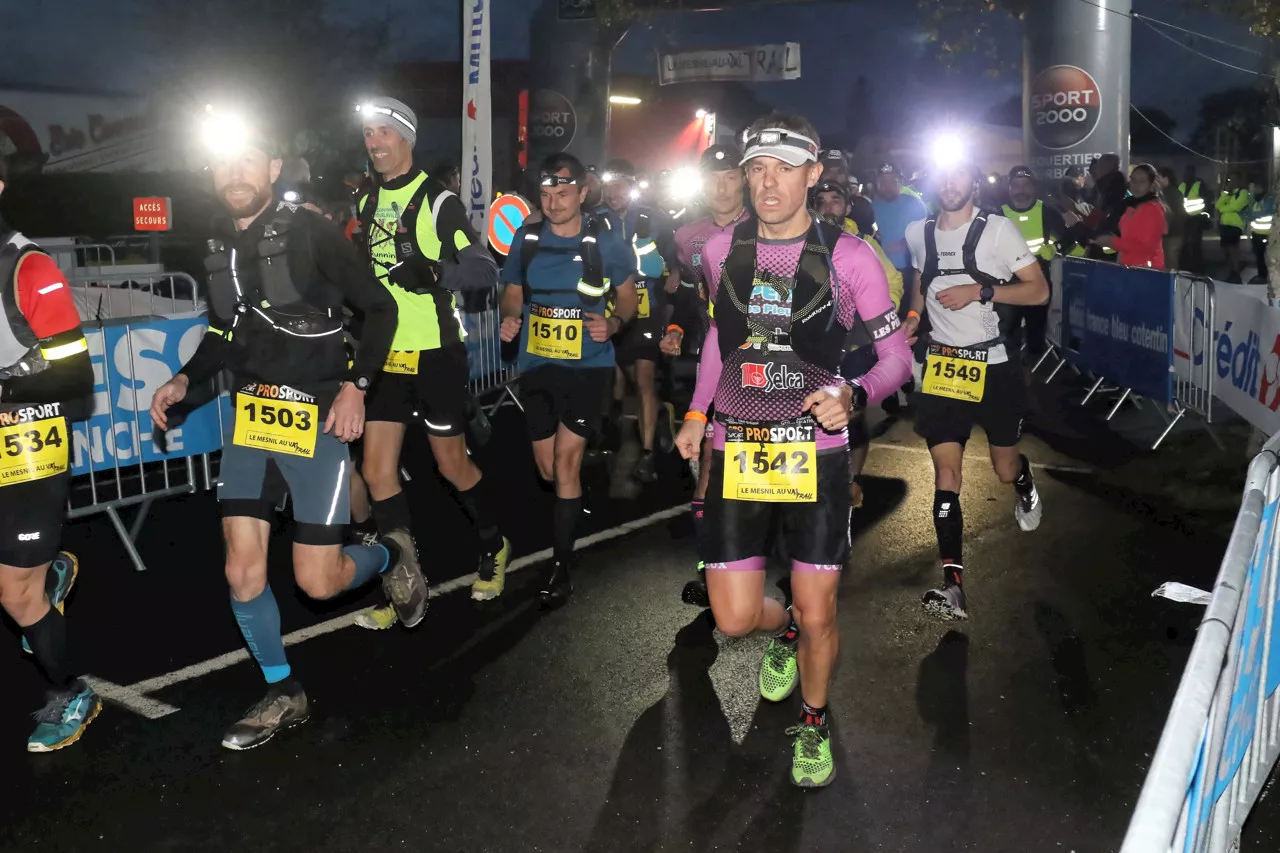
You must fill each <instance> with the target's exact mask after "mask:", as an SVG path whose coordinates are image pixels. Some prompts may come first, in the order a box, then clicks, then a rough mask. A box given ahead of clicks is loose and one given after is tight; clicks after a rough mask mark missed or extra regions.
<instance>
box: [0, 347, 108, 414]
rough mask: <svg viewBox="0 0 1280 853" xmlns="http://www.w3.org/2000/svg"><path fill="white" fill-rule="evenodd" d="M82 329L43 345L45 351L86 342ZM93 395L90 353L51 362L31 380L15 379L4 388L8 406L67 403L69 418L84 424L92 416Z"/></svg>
mask: <svg viewBox="0 0 1280 853" xmlns="http://www.w3.org/2000/svg"><path fill="white" fill-rule="evenodd" d="M83 339H84V335H83V334H82V333H81V331H80V329H79V328H76V329H74V330H72V331H69V332H64V333H63V334H60V335H54V336H53V337H52V338H49V339H47V340H44V341H41V342H40V343H41V345H42V346H43V347H56V346H60V345H62V344H67V343H74V342H75V341H77V340H83ZM92 393H93V364H92V363H91V362H90V361H89V353H88V351H87V350H86V351H83V352H78V353H76V354H75V355H70V356H67V357H66V358H60V359H57V360H56V361H51V362H49V365H48V367H46V368H45V369H44V370H42V371H40V372H39V373H36V374H33V375H30V376H14V377H12V378H10V379H7V380H5V382H4V385H3V387H2V388H0V401H3V402H5V403H63V404H64V405H65V408H66V411H65V414H66V416H67V417H68V418H69V419H71V420H82V419H83V418H85V417H87V416H88V406H87V403H88V402H89V395H90V394H92Z"/></svg>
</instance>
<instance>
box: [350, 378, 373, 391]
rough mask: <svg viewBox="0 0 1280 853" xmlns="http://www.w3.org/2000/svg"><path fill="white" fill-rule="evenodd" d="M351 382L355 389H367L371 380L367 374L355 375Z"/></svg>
mask: <svg viewBox="0 0 1280 853" xmlns="http://www.w3.org/2000/svg"><path fill="white" fill-rule="evenodd" d="M351 384H352V385H354V386H356V390H358V391H368V390H369V386H370V385H371V384H372V382H371V381H370V379H369V377H368V376H357V377H356V378H355V379H352V380H351Z"/></svg>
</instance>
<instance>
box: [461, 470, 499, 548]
mask: <svg viewBox="0 0 1280 853" xmlns="http://www.w3.org/2000/svg"><path fill="white" fill-rule="evenodd" d="M458 501H459V502H460V503H461V504H462V508H463V509H465V510H466V511H467V516H468V517H469V518H470V519H471V523H472V524H474V525H475V526H476V532H477V533H479V534H480V548H481V550H483V551H484V552H485V553H486V554H496V553H497V552H498V551H499V550H501V549H502V534H501V533H499V532H498V523H497V519H496V518H495V517H494V513H493V490H492V489H491V488H490V487H489V478H488V477H481V478H480V480H479V482H477V483H476V484H475V485H474V486H472V487H471V488H469V489H467V490H466V491H465V492H458Z"/></svg>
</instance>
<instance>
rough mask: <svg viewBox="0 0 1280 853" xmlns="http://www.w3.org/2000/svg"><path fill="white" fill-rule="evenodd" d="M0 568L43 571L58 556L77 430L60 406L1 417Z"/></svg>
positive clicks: (20, 409)
mask: <svg viewBox="0 0 1280 853" xmlns="http://www.w3.org/2000/svg"><path fill="white" fill-rule="evenodd" d="M0 429H3V441H0V519H2V521H0V564H2V565H6V566H13V567H14V568H19V569H31V568H35V567H37V566H43V565H44V564H45V563H48V562H49V561H50V560H52V559H53V558H54V557H56V556H57V555H58V548H59V547H60V546H61V544H62V520H63V517H64V516H65V515H66V512H67V495H68V494H69V492H70V488H71V425H70V423H69V422H68V421H67V419H66V418H65V417H63V416H62V410H61V408H60V405H59V404H57V403H46V404H40V405H32V406H16V407H10V406H9V405H8V404H6V411H5V412H4V414H3V416H2V417H0Z"/></svg>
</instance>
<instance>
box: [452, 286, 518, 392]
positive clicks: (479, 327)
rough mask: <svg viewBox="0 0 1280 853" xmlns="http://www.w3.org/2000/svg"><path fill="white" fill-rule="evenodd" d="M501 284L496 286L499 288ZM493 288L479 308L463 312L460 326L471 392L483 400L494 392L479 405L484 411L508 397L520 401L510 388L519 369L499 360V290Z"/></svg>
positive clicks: (500, 358)
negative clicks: (490, 397) (470, 311)
mask: <svg viewBox="0 0 1280 853" xmlns="http://www.w3.org/2000/svg"><path fill="white" fill-rule="evenodd" d="M500 287H501V285H499V288H500ZM499 288H495V289H494V290H493V292H492V293H491V294H489V295H488V296H487V298H486V299H485V301H484V304H485V306H486V307H485V308H484V309H483V310H481V311H477V312H472V313H466V314H464V315H463V318H462V321H463V328H464V329H465V330H466V333H467V340H466V344H467V369H468V373H469V375H470V386H471V393H472V395H474V396H475V397H476V398H477V399H483V398H485V397H488V396H491V395H493V394H494V392H497V395H498V396H497V397H496V398H495V399H494V400H492V401H491V402H489V403H485V404H483V408H484V410H485V411H486V412H487V413H489V414H493V412H495V411H496V410H497V409H499V408H500V407H502V406H503V405H504V404H505V403H506V402H507V401H508V400H510V401H511V402H512V403H514V404H515V405H516V406H519V405H520V400H519V398H518V397H517V396H516V394H515V391H514V390H513V389H512V387H511V386H512V383H513V382H515V380H516V379H517V378H518V377H519V376H520V368H519V367H518V366H517V364H516V363H515V362H514V361H513V362H504V361H503V360H502V340H501V338H499V337H498V329H499V327H500V326H501V324H502V316H501V314H500V313H499V308H498V297H499V294H500V293H501V290H500V289H499Z"/></svg>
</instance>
